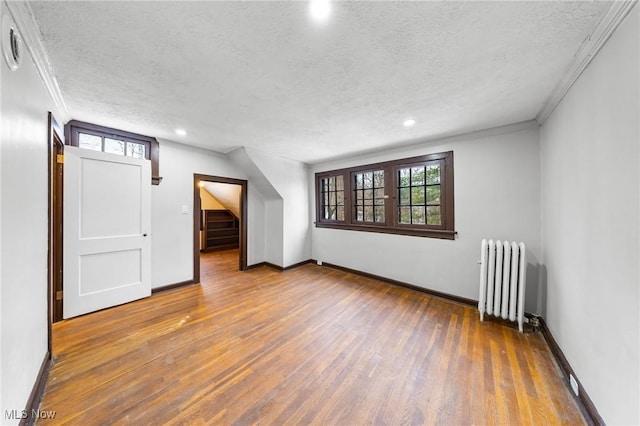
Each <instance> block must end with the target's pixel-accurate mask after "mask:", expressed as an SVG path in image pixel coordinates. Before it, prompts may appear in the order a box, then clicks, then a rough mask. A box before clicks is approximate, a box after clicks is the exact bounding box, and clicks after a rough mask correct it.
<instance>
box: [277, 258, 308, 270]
mask: <svg viewBox="0 0 640 426" xmlns="http://www.w3.org/2000/svg"><path fill="white" fill-rule="evenodd" d="M310 263H315V261H314V260H313V259H307V260H303V261H302V262H298V263H294V264H293V265H289V266H285V267H284V268H283V270H285V271H288V270H290V269H295V268H299V267H301V266H304V265H308V264H310Z"/></svg>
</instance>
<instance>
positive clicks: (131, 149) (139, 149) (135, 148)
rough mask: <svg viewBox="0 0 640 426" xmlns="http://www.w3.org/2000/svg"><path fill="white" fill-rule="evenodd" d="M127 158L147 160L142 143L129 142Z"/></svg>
mask: <svg viewBox="0 0 640 426" xmlns="http://www.w3.org/2000/svg"><path fill="white" fill-rule="evenodd" d="M127 157H133V158H145V146H144V145H143V144H141V143H134V142H127Z"/></svg>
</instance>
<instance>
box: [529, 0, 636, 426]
mask: <svg viewBox="0 0 640 426" xmlns="http://www.w3.org/2000/svg"><path fill="white" fill-rule="evenodd" d="M639 13H640V7H638V6H637V5H636V6H635V8H634V9H633V10H632V12H631V14H630V15H629V16H628V17H627V19H626V21H625V22H624V23H623V24H622V26H621V27H620V28H619V29H618V30H617V31H616V33H614V34H613V36H612V37H611V38H610V39H609V41H608V42H607V44H606V45H605V46H604V47H603V49H602V50H601V51H600V52H599V53H598V54H597V56H596V57H595V59H594V60H593V61H592V63H591V64H590V65H589V66H588V68H587V69H586V70H585V71H584V73H583V74H582V76H580V78H579V79H578V80H577V82H576V83H575V84H574V86H573V87H572V88H571V90H570V91H569V92H568V93H567V95H566V96H565V98H564V99H563V101H562V102H561V103H560V104H559V105H558V107H557V108H556V109H555V111H554V112H553V114H552V115H551V116H550V117H549V119H548V121H547V122H546V123H545V124H544V125H543V126H542V128H541V159H542V181H541V182H542V194H543V197H542V200H543V208H542V224H543V225H542V235H543V241H544V263H545V265H546V268H547V283H548V309H547V317H546V320H547V324H548V326H549V329H550V330H551V332H552V334H553V336H554V337H555V339H556V341H557V342H558V344H559V346H560V348H561V349H562V351H563V352H564V354H565V355H566V357H567V359H568V361H569V363H570V364H571V366H572V367H573V369H574V370H575V372H576V375H577V376H578V378H579V379H580V380H581V382H582V384H583V386H584V387H585V389H586V390H587V392H588V393H589V396H590V397H591V399H592V400H593V402H594V404H595V405H596V407H597V409H598V411H599V413H600V415H601V416H602V417H603V419H604V421H605V422H606V423H608V424H639V423H640V414H639V411H638V402H639V399H640V394H639V392H638V387H639V369H638V367H639V366H638V363H639V360H640V352H639V339H638V325H639V324H640V317H639V314H638V313H639V312H640V306H639V300H638V297H639V283H640V273H639V270H638V267H639V266H638V265H639V258H640V251H639V245H640V244H639V232H640V230H639V222H640V216H639V206H638V204H639V193H640V184H639V178H640V173H639V165H640V159H639V152H640V151H639V149H638V144H639V140H640V131H639V129H638V126H639V117H640V107H639V85H638V78H639V76H640V67H639V65H638V63H639V61H640V59H639V57H638V52H639V51H640V46H639V42H638V40H639V36H640V33H639V30H638V15H639Z"/></svg>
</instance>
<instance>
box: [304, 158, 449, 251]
mask: <svg viewBox="0 0 640 426" xmlns="http://www.w3.org/2000/svg"><path fill="white" fill-rule="evenodd" d="M429 162H431V163H435V162H439V164H440V166H441V168H442V173H443V174H442V179H441V183H440V189H441V204H440V209H441V217H442V223H441V224H440V225H426V224H425V225H415V224H413V225H408V224H401V223H399V222H398V217H397V209H396V201H397V187H398V182H397V176H396V174H397V173H396V171H397V170H398V168H406V167H412V166H416V165H422V164H425V163H429ZM373 170H384V176H385V183H384V192H385V196H386V197H388V201H389V202H386V203H385V222H384V223H382V222H381V223H370V222H357V221H356V220H355V216H354V215H355V210H354V206H353V200H352V198H353V197H352V195H353V194H352V192H353V191H352V188H351V183H352V179H353V174H354V173H360V172H364V171H373ZM333 176H342V178H343V183H344V203H345V206H344V208H345V214H344V220H340V221H339V220H327V219H324V218H323V212H322V191H321V190H320V183H321V181H322V179H324V178H327V177H333ZM315 200H316V221H315V226H316V227H317V228H332V229H347V230H350V231H364V232H377V233H383V234H396V235H408V236H415V237H428V238H440V239H446V240H455V238H456V235H457V232H456V231H455V208H454V204H455V197H454V172H453V151H447V152H440V153H435V154H428V155H422V156H418V157H412V158H404V159H400V160H393V161H385V162H381V163H375V164H367V165H361V166H356V167H349V168H343V169H338V170H329V171H323V172H318V173H316V174H315Z"/></svg>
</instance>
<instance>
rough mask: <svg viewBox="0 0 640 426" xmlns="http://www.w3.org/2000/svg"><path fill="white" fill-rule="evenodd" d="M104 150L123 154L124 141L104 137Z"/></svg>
mask: <svg viewBox="0 0 640 426" xmlns="http://www.w3.org/2000/svg"><path fill="white" fill-rule="evenodd" d="M104 152H108V153H109V154H118V155H124V141H119V140H115V139H109V138H104Z"/></svg>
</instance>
